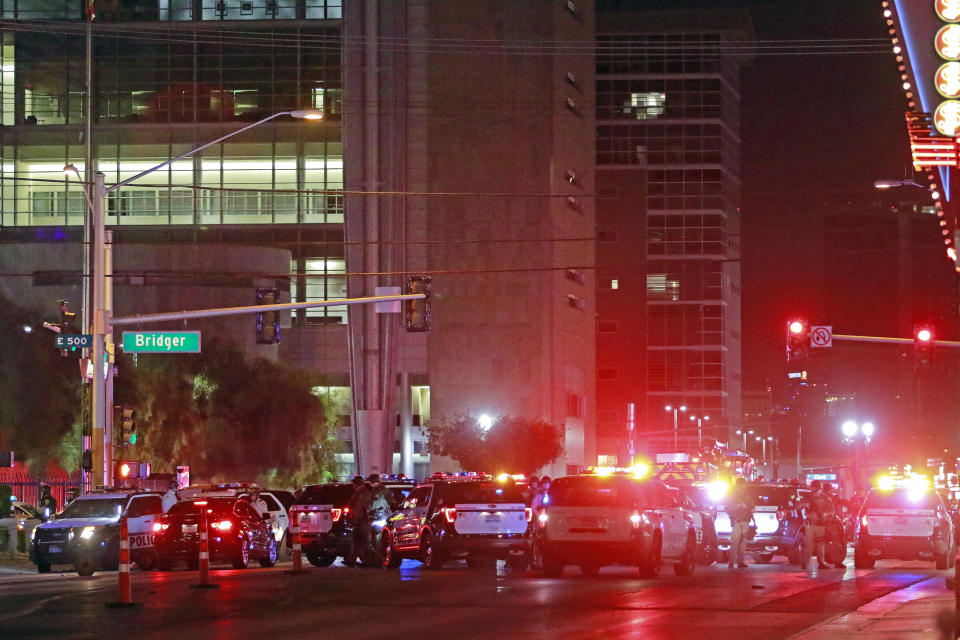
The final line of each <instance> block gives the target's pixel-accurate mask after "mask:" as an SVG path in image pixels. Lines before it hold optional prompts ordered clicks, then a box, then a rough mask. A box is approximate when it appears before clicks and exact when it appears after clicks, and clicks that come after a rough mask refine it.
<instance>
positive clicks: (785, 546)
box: [714, 484, 804, 565]
mask: <svg viewBox="0 0 960 640" xmlns="http://www.w3.org/2000/svg"><path fill="white" fill-rule="evenodd" d="M746 490H747V493H748V494H749V495H750V496H751V497H752V498H753V504H754V508H753V522H754V523H755V524H756V526H757V534H756V536H755V537H754V539H753V540H752V541H750V542H748V543H747V551H748V552H751V553H753V555H754V557H755V558H756V560H757V562H761V563H766V562H770V561H771V560H772V559H773V556H774V554H776V555H782V556H786V557H787V559H788V560H789V561H790V562H791V563H793V564H795V565H800V564H801V563H802V562H803V545H804V538H803V536H804V524H803V514H802V513H801V512H800V507H799V505H800V500H801V496H800V493H799V491H800V489H799V488H798V487H797V486H796V485H793V484H748V485H747V486H746ZM733 491H734V490H733V489H731V490H730V493H728V494H727V498H729V497H730V496H731V495H732V493H733ZM714 527H715V528H716V531H717V541H718V543H719V546H720V549H721V562H726V561H727V560H728V559H729V549H730V533H731V531H732V527H731V525H730V517H729V516H728V515H727V513H726V511H724V510H723V509H722V508H721V509H719V510H718V512H717V518H716V520H715V521H714ZM724 555H727V559H724V558H723V556H724Z"/></svg>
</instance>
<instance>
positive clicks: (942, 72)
mask: <svg viewBox="0 0 960 640" xmlns="http://www.w3.org/2000/svg"><path fill="white" fill-rule="evenodd" d="M958 28H960V27H958ZM933 83H934V86H936V88H937V93H939V94H940V95H942V96H943V97H944V98H956V97H957V96H958V95H960V62H947V63H945V64H942V65H940V68H939V69H937V74H936V76H934V79H933Z"/></svg>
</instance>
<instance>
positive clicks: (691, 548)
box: [673, 534, 697, 576]
mask: <svg viewBox="0 0 960 640" xmlns="http://www.w3.org/2000/svg"><path fill="white" fill-rule="evenodd" d="M696 568H697V536H696V534H691V535H690V536H689V537H688V538H687V548H686V549H684V551H683V556H681V558H680V562H678V563H677V564H675V565H673V572H674V573H675V574H677V575H678V576H692V575H693V572H694V570H695V569H696Z"/></svg>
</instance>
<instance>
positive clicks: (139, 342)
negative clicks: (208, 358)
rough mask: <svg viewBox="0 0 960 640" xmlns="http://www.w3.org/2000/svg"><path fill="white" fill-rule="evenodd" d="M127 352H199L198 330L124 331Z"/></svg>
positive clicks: (124, 346) (124, 344) (124, 347)
mask: <svg viewBox="0 0 960 640" xmlns="http://www.w3.org/2000/svg"><path fill="white" fill-rule="evenodd" d="M123 350H124V351H125V352H127V353H200V332H199V331H124V332H123Z"/></svg>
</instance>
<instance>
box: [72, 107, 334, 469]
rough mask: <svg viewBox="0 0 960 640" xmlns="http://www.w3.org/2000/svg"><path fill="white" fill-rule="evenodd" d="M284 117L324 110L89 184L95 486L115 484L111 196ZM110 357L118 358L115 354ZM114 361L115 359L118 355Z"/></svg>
mask: <svg viewBox="0 0 960 640" xmlns="http://www.w3.org/2000/svg"><path fill="white" fill-rule="evenodd" d="M281 116H291V117H293V118H298V119H302V120H322V119H323V112H322V111H320V110H318V109H296V110H292V111H280V112H277V113H274V114H273V115H270V116H267V117H266V118H263V119H261V120H257V121H256V122H253V123H250V124H248V125H247V126H245V127H241V128H239V129H237V130H236V131H231V132H230V133H228V134H226V135H224V136H220V137H219V138H217V139H216V140H213V141H211V142H208V143H206V144H203V145H200V146H199V147H196V148H195V149H191V150H190V151H187V152H185V153H181V154H180V155H178V156H176V157H173V158H170V159H169V160H166V161H164V162H161V163H160V164H158V165H156V166H155V167H151V168H149V169H147V170H145V171H141V172H140V173H138V174H136V175H134V176H132V177H130V178H127V179H126V180H121V181H120V182H118V183H116V184H114V185H111V186H109V187H107V186H106V185H105V183H104V175H103V173H102V172H100V171H98V172H96V174H94V180H93V184H92V185H91V184H87V185H86V186H85V188H84V195H85V196H86V198H87V204H88V206H89V207H90V209H91V211H92V213H93V215H92V216H91V217H92V220H91V226H92V229H93V278H92V282H91V289H92V291H93V331H92V333H93V354H92V359H93V371H94V374H93V383H92V386H93V393H92V396H93V397H92V399H91V402H90V405H91V411H90V413H91V420H92V423H93V438H92V441H93V443H92V444H93V446H92V449H93V467H94V470H93V480H92V481H91V484H92V485H95V484H96V483H97V482H102V483H103V485H104V486H111V485H112V484H113V433H111V431H112V429H110V428H109V427H110V420H109V419H108V416H107V413H108V411H109V410H110V406H111V405H112V398H113V372H112V371H111V369H112V367H111V366H108V367H107V371H106V374H105V375H103V374H101V371H100V366H101V365H100V363H101V362H103V361H104V357H105V355H107V354H108V351H112V346H113V327H112V325H111V316H112V312H113V287H112V286H110V282H109V281H108V277H109V276H110V271H111V270H112V264H108V262H112V260H109V256H110V250H109V248H108V247H107V235H106V234H107V232H106V226H105V223H104V212H105V210H106V201H107V194H108V193H110V192H112V191H116V190H118V189H121V188H123V187H125V186H126V185H128V184H130V183H131V182H134V181H136V180H139V179H140V178H143V177H144V176H147V175H149V174H151V173H153V172H154V171H158V170H160V169H163V168H164V167H167V166H169V165H171V164H173V163H174V162H176V161H177V160H182V159H183V158H187V157H190V156H192V155H195V154H197V153H199V152H200V151H203V150H204V149H206V148H208V147H212V146H213V145H215V144H219V143H220V142H223V141H224V140H226V139H228V138H232V137H233V136H236V135H239V134H241V133H243V132H245V131H249V130H250V129H253V128H254V127H259V126H260V125H262V124H264V123H266V122H269V121H270V120H273V119H275V118H279V117H281ZM85 169H86V171H87V174H88V175H89V173H90V171H91V170H92V167H91V166H88V167H86V168H85ZM64 174H65V175H67V176H69V175H70V174H74V175H76V176H77V177H79V172H78V171H77V168H76V167H75V166H73V165H67V166H65V167H64ZM88 189H89V190H90V191H89V192H88V191H87V190H88ZM109 355H111V356H112V353H110V354H109ZM110 359H111V360H112V357H111V358H110Z"/></svg>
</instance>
